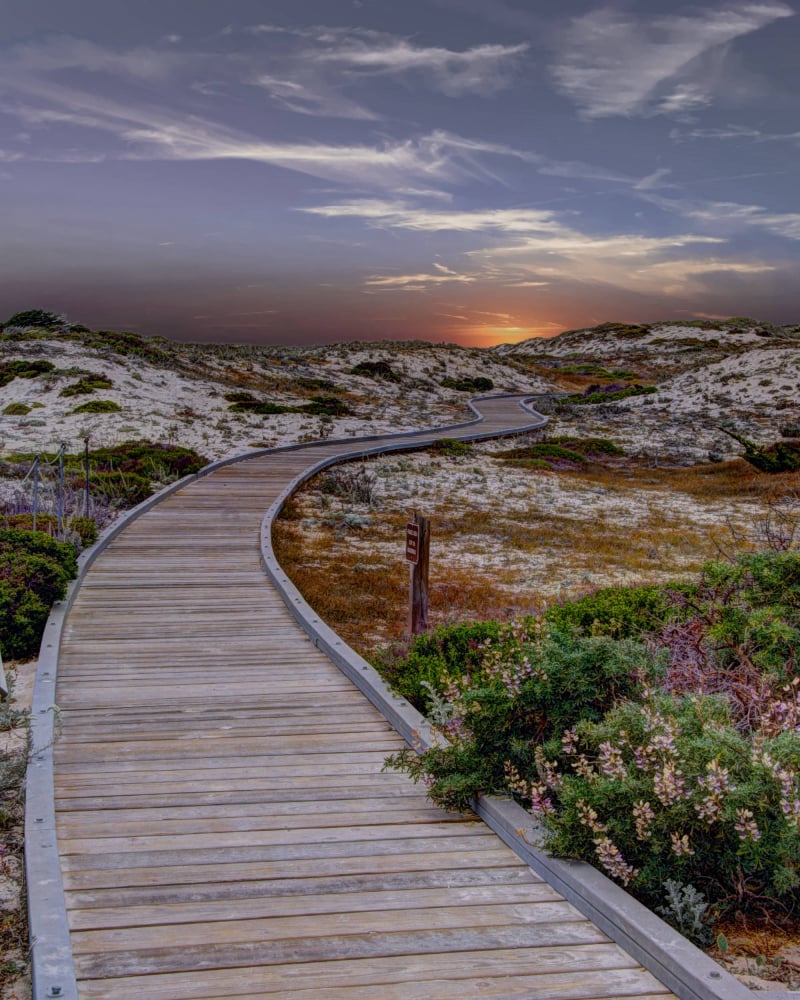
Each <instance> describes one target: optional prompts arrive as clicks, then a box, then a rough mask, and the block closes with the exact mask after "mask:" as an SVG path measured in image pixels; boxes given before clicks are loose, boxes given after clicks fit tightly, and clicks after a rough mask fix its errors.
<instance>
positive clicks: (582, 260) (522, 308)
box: [0, 0, 800, 345]
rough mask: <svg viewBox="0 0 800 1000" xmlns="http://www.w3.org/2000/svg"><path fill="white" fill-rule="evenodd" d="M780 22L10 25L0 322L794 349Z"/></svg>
mask: <svg viewBox="0 0 800 1000" xmlns="http://www.w3.org/2000/svg"><path fill="white" fill-rule="evenodd" d="M797 14H798V8H797V3H796V2H790V3H786V2H783V0H764V2H744V3H736V2H722V3H710V4H709V3H703V4H700V3H698V4H681V3H677V4H676V3H675V2H673V0H650V2H647V3H644V2H629V3H624V2H619V3H614V4H607V3H588V2H583V0H577V2H568V3H565V4H552V3H549V2H548V3H545V2H532V0H525V2H523V0H492V2H488V0H404V2H403V3H398V2H397V0H345V2H339V0H269V2H264V0H227V2H226V3H224V4H223V3H220V2H217V0H137V2H136V3H131V2H130V0H124V2H122V0H24V2H23V0H6V2H5V3H4V4H3V15H2V22H1V23H0V199H1V200H2V243H1V244H0V320H2V319H5V318H6V317H7V316H8V315H10V314H11V313H12V312H15V311H17V310H21V309H26V308H35V307H41V308H45V309H50V310H53V311H55V312H59V313H65V314H66V315H67V317H68V318H69V319H70V320H72V321H75V322H78V321H79V322H83V323H86V324H88V325H90V326H92V327H95V328H101V327H112V328H117V329H131V330H135V331H138V332H141V333H153V334H161V335H163V336H167V337H174V338H178V339H182V340H217V341H256V342H264V343H313V342H323V341H330V340H344V339H352V338H358V339H379V338H391V339H407V338H417V337H418V338H425V339H432V340H452V341H459V342H461V343H465V344H478V345H484V344H488V343H497V342H501V341H517V340H521V339H524V338H525V337H529V336H533V335H536V334H545V335H548V334H552V333H555V332H557V331H559V330H562V329H564V328H568V327H574V326H583V325H590V324H594V323H598V322H602V321H604V320H608V319H625V320H640V321H645V320H654V319H679V318H689V317H697V316H729V315H738V314H748V315H754V316H757V317H759V318H761V319H766V320H771V321H773V322H797V321H800V315H798V312H800V310H798V307H797V306H798V294H797V289H798V287H799V286H800V263H799V262H798V249H799V248H800V211H798V187H799V186H798V154H799V153H800V59H798V57H797V53H798V52H800V18H798V16H797Z"/></svg>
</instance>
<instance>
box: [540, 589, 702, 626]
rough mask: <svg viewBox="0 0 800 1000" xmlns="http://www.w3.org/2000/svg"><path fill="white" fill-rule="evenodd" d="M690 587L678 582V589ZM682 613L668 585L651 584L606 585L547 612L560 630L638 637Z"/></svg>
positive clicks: (549, 619)
mask: <svg viewBox="0 0 800 1000" xmlns="http://www.w3.org/2000/svg"><path fill="white" fill-rule="evenodd" d="M688 590H689V588H688V587H687V586H686V585H685V584H676V585H675V591H676V592H681V593H684V592H687V591H688ZM679 616H680V612H679V610H678V609H677V607H676V606H675V602H674V600H673V599H672V597H671V592H670V590H669V588H665V587H657V586H651V585H644V586H640V587H603V588H601V589H600V590H596V591H594V593H592V594H587V595H586V596H585V597H581V598H578V600H575V601H567V602H565V603H564V604H556V605H553V606H552V607H550V608H548V609H547V611H546V612H545V614H544V617H545V621H547V623H548V624H549V625H550V627H551V628H553V629H555V630H557V631H560V632H569V631H574V632H578V633H580V634H581V635H608V636H612V637H613V638H615V639H628V638H638V637H639V636H641V635H642V633H644V632H652V631H653V630H654V629H656V628H657V627H658V626H660V625H662V624H663V623H664V622H666V621H668V620H670V619H674V618H678V617H679Z"/></svg>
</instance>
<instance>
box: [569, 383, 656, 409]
mask: <svg viewBox="0 0 800 1000" xmlns="http://www.w3.org/2000/svg"><path fill="white" fill-rule="evenodd" d="M653 392H658V389H657V388H656V386H654V385H631V386H628V387H627V388H625V389H618V390H616V391H615V392H590V393H587V394H586V395H585V396H580V395H578V396H566V397H565V398H564V399H562V400H560V401H559V402H560V403H561V404H567V405H571V406H581V405H583V404H587V403H588V404H591V403H616V402H618V401H619V400H620V399H628V398H629V397H631V396H647V395H649V394H651V393H653Z"/></svg>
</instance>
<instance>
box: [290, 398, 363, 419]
mask: <svg viewBox="0 0 800 1000" xmlns="http://www.w3.org/2000/svg"><path fill="white" fill-rule="evenodd" d="M301 409H302V410H303V411H304V412H305V413H314V414H317V415H318V416H328V417H347V416H350V415H351V414H352V412H353V411H352V410H351V409H350V407H349V406H348V405H347V403H345V402H344V401H343V400H341V399H338V398H337V397H336V396H313V397H312V398H311V402H310V403H306V404H305V406H303V407H301Z"/></svg>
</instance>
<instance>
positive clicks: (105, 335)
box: [81, 330, 172, 365]
mask: <svg viewBox="0 0 800 1000" xmlns="http://www.w3.org/2000/svg"><path fill="white" fill-rule="evenodd" d="M81 337H82V339H83V340H84V342H85V343H86V344H88V345H89V347H95V348H101V349H102V348H108V349H109V350H112V351H114V352H115V353H116V354H124V355H125V356H128V357H131V356H132V357H138V358H143V359H144V360H146V361H150V362H151V363H153V364H156V365H170V364H171V362H172V358H171V356H170V355H169V354H168V353H167V351H165V350H163V349H162V348H160V347H157V346H156V345H155V343H154V341H155V339H156V338H153V337H150V338H145V337H140V336H139V335H138V334H136V333H123V332H119V331H116V330H96V331H90V332H89V333H86V334H81Z"/></svg>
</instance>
